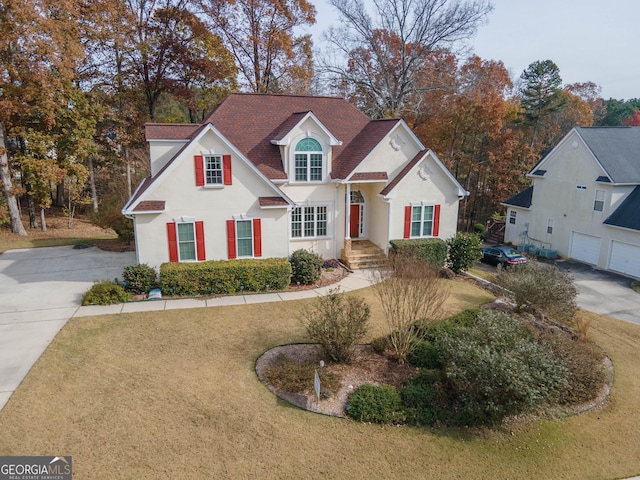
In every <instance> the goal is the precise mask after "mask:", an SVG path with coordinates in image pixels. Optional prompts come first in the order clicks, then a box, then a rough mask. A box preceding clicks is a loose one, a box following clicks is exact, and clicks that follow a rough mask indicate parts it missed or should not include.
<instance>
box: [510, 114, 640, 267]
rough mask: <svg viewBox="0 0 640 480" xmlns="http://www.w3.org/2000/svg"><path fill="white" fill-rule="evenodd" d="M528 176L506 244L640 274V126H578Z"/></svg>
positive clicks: (514, 201) (514, 200) (515, 200)
mask: <svg viewBox="0 0 640 480" xmlns="http://www.w3.org/2000/svg"><path fill="white" fill-rule="evenodd" d="M528 177H529V178H531V181H532V185H531V187H529V188H528V189H526V190H525V191H523V192H520V193H519V194H518V195H516V196H514V197H513V198H511V199H509V200H507V201H506V202H504V203H503V205H505V206H506V207H507V218H506V228H505V241H506V242H512V243H514V244H522V243H529V244H533V245H538V246H541V247H544V248H547V249H553V250H556V251H557V252H558V254H559V255H560V256H566V257H571V258H575V259H577V260H580V261H582V262H586V263H589V264H592V265H595V266H597V267H599V268H603V269H608V270H613V271H616V272H620V273H623V274H627V275H630V276H633V277H638V278H640V127H576V128H574V129H573V130H571V132H569V133H568V134H567V135H566V136H565V137H564V138H563V139H562V141H561V142H560V143H559V144H558V145H557V146H556V147H555V148H554V149H553V150H552V151H551V152H550V153H549V154H548V155H547V156H546V157H544V158H543V159H542V160H541V161H540V162H539V163H538V164H537V165H536V166H535V167H534V168H533V169H532V170H531V172H529V174H528Z"/></svg>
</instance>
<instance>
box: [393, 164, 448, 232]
mask: <svg viewBox="0 0 640 480" xmlns="http://www.w3.org/2000/svg"><path fill="white" fill-rule="evenodd" d="M431 155H432V154H429V155H428V156H427V157H426V158H425V160H423V161H422V162H420V163H419V164H418V165H417V166H416V168H414V169H413V170H412V171H411V172H410V173H409V174H408V175H407V176H406V177H405V178H404V179H403V180H402V182H401V184H400V185H399V186H397V187H396V188H395V189H394V190H393V192H392V196H393V203H392V209H391V218H392V224H391V229H390V240H393V239H398V238H402V237H403V234H404V208H405V207H406V206H407V205H411V204H415V203H420V202H423V203H424V204H425V205H440V222H439V223H440V231H439V235H438V237H439V238H442V239H445V240H446V239H447V238H450V237H452V236H454V235H455V234H456V231H457V222H458V202H459V198H458V189H457V187H456V186H455V185H454V184H453V183H452V182H451V180H450V179H449V178H448V176H447V175H446V174H445V173H444V172H443V171H442V170H441V169H440V168H438V167H437V166H436V164H435V162H434V161H433V158H432V157H431Z"/></svg>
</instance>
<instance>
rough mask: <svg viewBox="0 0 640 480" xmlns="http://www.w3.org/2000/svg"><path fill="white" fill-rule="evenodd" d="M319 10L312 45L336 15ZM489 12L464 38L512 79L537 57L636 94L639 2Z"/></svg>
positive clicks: (543, 4) (507, 0) (516, 0)
mask: <svg viewBox="0 0 640 480" xmlns="http://www.w3.org/2000/svg"><path fill="white" fill-rule="evenodd" d="M311 3H313V4H314V5H315V7H316V10H317V11H318V14H317V17H316V19H317V25H315V26H314V27H312V28H311V30H310V32H311V33H312V36H313V39H314V44H315V45H316V47H321V33H322V32H324V31H325V30H326V29H327V28H329V26H331V25H332V24H333V25H335V26H337V25H338V22H337V18H338V17H337V15H338V14H337V13H336V12H335V10H334V9H333V7H331V6H330V5H329V3H328V1H327V0H311ZM491 3H492V4H493V7H494V9H493V12H491V13H490V14H489V16H488V18H487V22H486V23H485V24H484V25H481V26H480V27H479V28H478V32H477V34H476V36H475V37H474V38H472V39H470V41H469V46H470V47H471V49H472V51H473V53H475V54H476V55H478V56H479V57H481V58H482V59H484V60H501V61H502V62H503V63H504V65H505V67H506V68H507V69H508V70H509V72H510V73H511V78H512V79H513V80H514V81H515V80H517V79H518V78H519V77H520V75H521V74H522V72H523V71H524V70H525V69H526V68H527V66H528V65H530V64H531V63H532V62H535V61H536V60H553V61H554V62H555V63H556V65H558V68H559V69H560V76H561V77H562V80H563V83H564V84H569V83H577V82H587V81H591V82H594V83H596V84H598V85H600V87H601V88H602V97H603V98H605V99H609V98H615V99H619V100H622V99H625V100H628V99H631V98H640V28H639V26H638V20H640V0H491Z"/></svg>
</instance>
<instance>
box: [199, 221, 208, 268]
mask: <svg viewBox="0 0 640 480" xmlns="http://www.w3.org/2000/svg"><path fill="white" fill-rule="evenodd" d="M196 252H197V256H198V260H200V261H203V260H206V259H207V254H206V253H205V250H204V222H202V221H200V222H196Z"/></svg>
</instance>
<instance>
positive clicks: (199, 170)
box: [193, 155, 204, 187]
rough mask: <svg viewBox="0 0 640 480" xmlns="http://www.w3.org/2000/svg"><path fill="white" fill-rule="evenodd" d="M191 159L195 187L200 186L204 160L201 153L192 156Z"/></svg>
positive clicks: (202, 178) (202, 181)
mask: <svg viewBox="0 0 640 480" xmlns="http://www.w3.org/2000/svg"><path fill="white" fill-rule="evenodd" d="M193 161H194V164H195V167H196V187H202V186H203V185H204V160H203V159H202V155H196V156H194V157H193Z"/></svg>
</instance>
